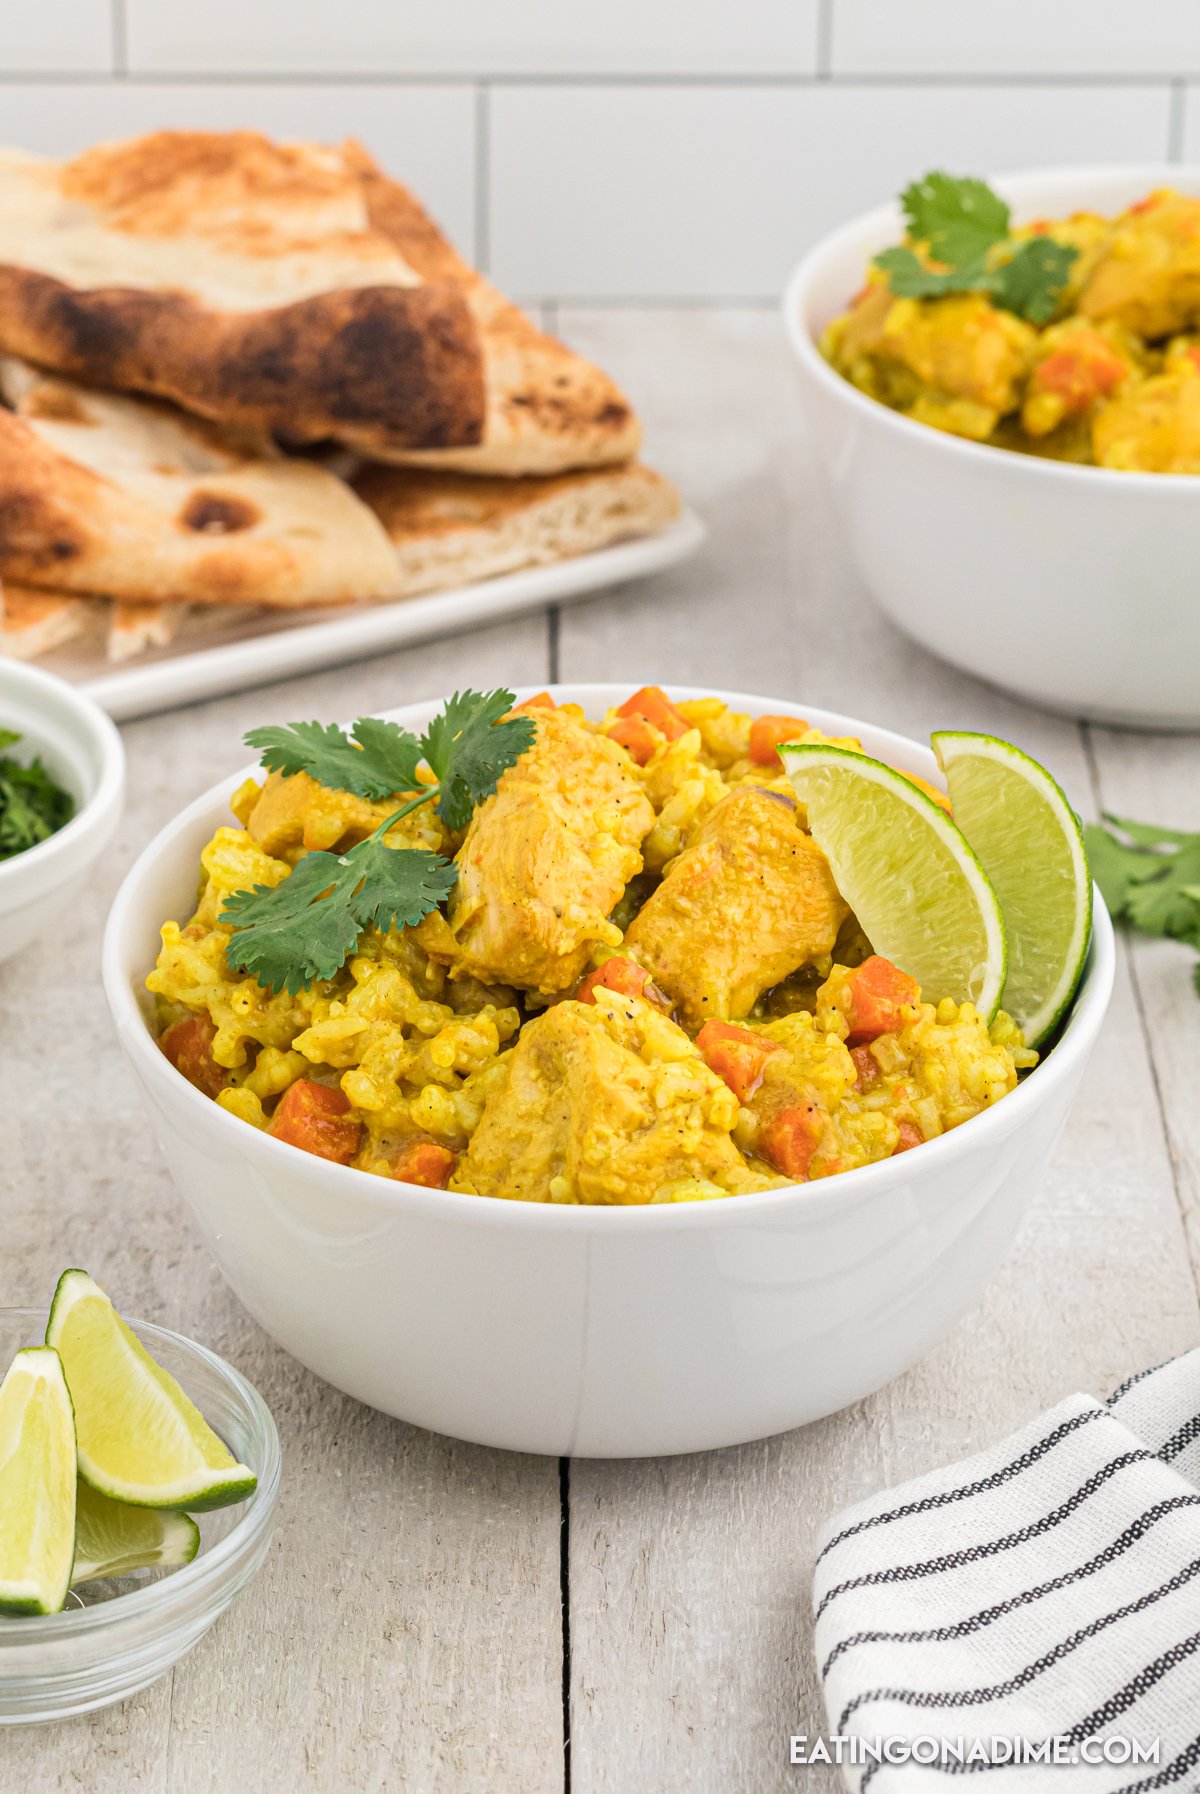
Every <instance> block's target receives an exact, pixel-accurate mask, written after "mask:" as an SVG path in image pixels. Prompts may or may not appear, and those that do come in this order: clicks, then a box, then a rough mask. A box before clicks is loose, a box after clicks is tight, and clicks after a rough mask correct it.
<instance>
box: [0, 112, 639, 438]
mask: <svg viewBox="0 0 1200 1794" xmlns="http://www.w3.org/2000/svg"><path fill="white" fill-rule="evenodd" d="M0 351H4V352H7V353H9V354H14V355H19V356H23V357H25V358H26V359H28V360H30V361H35V362H37V363H39V364H40V365H42V366H44V367H49V368H53V369H55V370H56V371H58V372H60V373H65V374H70V375H74V376H76V377H77V378H79V379H82V380H86V381H88V382H90V383H92V384H94V385H100V386H110V387H116V388H119V389H122V390H126V391H132V392H141V393H149V394H152V395H154V396H156V397H159V398H166V399H171V400H173V401H174V402H175V403H177V404H179V405H181V406H183V407H184V408H185V409H187V410H189V411H193V412H195V413H197V414H199V415H200V416H203V417H208V418H213V419H216V420H218V421H222V422H232V423H237V424H242V425H245V426H248V427H251V428H254V429H257V430H261V431H264V432H265V431H270V432H278V433H281V434H284V435H286V436H287V438H288V439H289V440H291V441H294V442H297V443H306V442H314V441H318V440H321V439H324V438H334V439H336V440H339V441H343V442H347V443H350V444H352V445H353V446H354V447H355V448H357V449H358V450H360V451H361V452H362V453H364V454H368V455H374V456H379V457H380V458H383V459H394V458H397V457H400V458H403V457H404V456H405V455H407V454H408V453H410V452H412V451H419V452H422V453H424V452H435V453H437V454H439V455H440V454H443V453H444V454H449V455H452V456H454V457H455V460H454V463H453V464H456V465H457V464H461V465H463V466H470V467H471V468H472V469H473V470H476V469H477V470H478V471H481V472H487V471H493V472H502V473H506V474H521V473H528V472H550V471H557V470H561V469H563V468H567V467H572V466H581V465H593V464H596V463H598V462H609V461H618V460H621V459H624V458H626V457H627V456H628V455H630V454H631V453H632V452H633V450H634V449H635V448H636V446H637V441H638V430H637V425H636V422H635V421H634V419H633V416H632V414H631V412H630V410H629V406H628V404H627V403H626V401H625V400H624V398H623V397H622V395H621V394H620V393H619V392H618V391H617V389H616V387H615V386H613V385H612V383H611V382H610V381H608V380H607V379H606V378H605V376H604V375H602V374H600V373H598V372H597V370H596V369H594V368H590V367H588V366H587V364H586V363H583V362H580V361H579V360H578V359H577V358H576V357H574V356H572V355H570V354H569V353H568V351H567V350H565V349H563V348H562V347H561V346H560V345H557V344H554V343H552V342H551V340H550V339H549V338H546V337H543V336H541V335H540V334H539V333H538V332H537V331H536V330H535V329H534V327H533V326H532V324H530V323H529V322H528V320H526V319H525V318H524V317H523V316H522V314H521V313H520V312H519V311H517V310H516V308H515V307H513V306H510V305H509V304H508V302H507V301H505V300H503V299H501V297H500V295H499V294H497V293H495V292H494V290H493V289H492V288H490V287H489V286H488V285H487V283H486V282H484V281H482V279H481V278H480V277H479V276H478V275H476V274H475V272H474V270H472V269H471V268H469V267H468V266H467V265H466V264H465V263H463V262H461V261H460V260H459V258H458V257H457V256H456V255H455V254H454V252H453V251H452V250H451V249H450V248H449V245H448V244H446V243H445V242H444V240H443V239H442V238H441V237H440V236H439V235H438V233H437V231H436V230H435V229H434V227H433V226H432V225H431V224H430V222H429V220H428V219H427V218H426V217H425V215H424V213H422V212H421V211H420V208H419V207H418V206H417V205H416V203H415V201H413V200H412V199H411V198H410V197H409V196H408V195H407V194H406V193H405V191H404V189H403V188H399V187H395V186H394V185H393V184H392V183H391V182H388V181H386V179H385V178H384V177H383V176H382V175H381V174H380V173H379V171H378V170H377V169H376V168H375V167H374V164H373V163H372V162H371V161H370V159H369V157H367V156H366V155H365V153H364V152H363V151H361V150H360V149H358V148H357V147H356V146H354V145H348V146H346V147H345V148H344V149H326V148H321V147H319V146H316V145H312V144H299V143H293V144H275V143H272V142H270V141H269V139H267V138H265V137H261V136H259V135H257V134H256V133H254V132H250V131H231V132H223V133H221V132H215V133H206V132H198V131H161V132H155V133H153V134H151V135H149V136H145V137H139V138H134V139H132V140H130V141H129V142H126V143H114V144H102V145H100V146H99V147H98V148H96V149H93V150H89V151H87V152H86V153H85V154H84V155H81V156H78V157H76V158H75V160H74V161H70V162H63V163H56V162H50V161H46V160H44V159H42V158H40V157H37V156H32V155H29V154H26V153H24V152H22V151H18V150H5V151H2V152H0ZM459 457H461V461H460V459H459Z"/></svg>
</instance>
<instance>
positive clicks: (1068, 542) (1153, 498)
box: [784, 165, 1200, 729]
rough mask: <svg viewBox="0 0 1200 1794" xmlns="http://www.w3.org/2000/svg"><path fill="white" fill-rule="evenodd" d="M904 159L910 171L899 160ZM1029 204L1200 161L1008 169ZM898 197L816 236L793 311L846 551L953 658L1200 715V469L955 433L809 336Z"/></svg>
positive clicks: (1011, 682)
mask: <svg viewBox="0 0 1200 1794" xmlns="http://www.w3.org/2000/svg"><path fill="white" fill-rule="evenodd" d="M902 172H903V171H899V172H898V174H897V183H898V184H899V180H900V175H901V173H902ZM994 185H995V186H996V188H997V189H998V190H999V192H1000V193H1002V194H1003V196H1004V198H1005V199H1006V200H1008V202H1009V204H1010V205H1011V206H1012V208H1013V212H1014V216H1015V217H1016V218H1017V220H1018V221H1020V220H1022V219H1028V218H1032V217H1039V216H1045V217H1060V216H1062V215H1064V214H1065V213H1068V212H1071V211H1075V210H1083V209H1090V210H1095V211H1099V212H1109V213H1111V212H1116V211H1119V210H1120V209H1121V208H1123V207H1124V206H1126V205H1128V204H1129V203H1130V202H1131V201H1132V200H1134V199H1137V198H1139V197H1141V196H1142V195H1144V194H1145V193H1147V192H1149V191H1150V190H1151V189H1152V188H1154V187H1161V186H1173V187H1178V188H1179V189H1181V190H1182V191H1183V192H1185V193H1196V192H1200V168H1177V167H1170V166H1166V165H1163V166H1161V167H1160V166H1146V167H1121V168H1075V169H1055V170H1050V171H1043V172H1039V173H1036V174H1020V175H1010V176H1002V177H998V178H997V179H996V181H995V183H994ZM903 229H904V226H903V221H902V219H901V215H900V210H899V207H898V206H896V205H890V206H884V207H881V208H880V209H879V210H878V211H874V212H870V213H867V214H865V215H864V216H862V217H860V218H857V219H855V221H854V222H853V223H851V224H848V225H846V226H845V227H844V228H842V229H841V230H838V231H835V232H833V233H832V234H831V235H830V236H827V237H825V238H823V239H822V240H821V241H820V242H819V243H818V244H817V245H816V247H815V248H814V249H812V250H811V251H810V252H809V254H808V255H807V256H805V258H804V260H803V261H802V262H801V263H800V266H799V267H798V268H797V269H796V272H795V274H794V275H793V276H792V279H791V281H790V282H789V284H788V287H787V292H786V294H785V297H784V318H785V322H786V325H787V331H788V335H789V337H790V339H791V344H792V347H793V349H794V350H795V353H796V359H797V361H798V363H799V367H800V374H801V382H802V387H803V391H804V398H805V403H806V406H807V409H808V411H809V413H810V414H811V417H812V419H813V422H814V424H815V426H816V433H817V444H818V449H819V453H820V457H821V460H822V462H823V463H824V466H825V469H826V471H827V473H828V476H829V479H830V482H831V484H832V487H833V492H834V498H835V502H836V505H837V509H838V510H839V512H840V513H841V517H842V521H843V524H844V526H845V530H846V534H847V536H848V538H849V545H850V552H851V555H852V556H853V559H854V562H855V565H856V566H857V568H858V571H859V573H860V575H861V576H862V579H863V582H864V584H865V585H866V586H867V587H868V589H869V590H870V592H871V593H872V595H873V596H874V598H875V599H876V601H877V603H878V604H879V605H880V607H881V608H882V609H883V610H884V611H886V613H887V615H888V616H889V617H890V618H891V619H892V621H893V622H894V623H896V624H897V625H898V626H899V627H900V628H901V629H903V630H904V631H905V633H906V634H908V635H911V636H913V637H914V638H915V639H916V640H917V641H918V642H920V643H921V644H922V645H923V646H924V647H926V648H929V649H931V650H932V652H933V653H935V654H939V655H940V656H941V657H942V659H943V660H948V661H950V662H951V663H952V664H953V665H955V666H958V667H963V668H965V669H966V671H967V672H969V673H974V674H976V675H977V676H978V677H979V678H981V679H987V680H990V681H991V683H992V684H994V685H1002V686H1005V687H1006V688H1007V689H1008V690H1010V691H1013V692H1016V693H1017V694H1018V695H1019V696H1020V697H1022V698H1025V699H1028V700H1031V701H1032V702H1034V703H1038V704H1043V705H1045V706H1046V707H1047V708H1048V709H1051V710H1059V711H1063V712H1065V713H1066V714H1067V715H1070V716H1084V717H1092V718H1095V719H1096V720H1098V721H1101V722H1108V723H1118V724H1126V725H1130V726H1132V727H1135V728H1137V727H1145V728H1158V729H1190V728H1194V727H1195V726H1196V725H1197V724H1198V723H1200V673H1198V672H1197V668H1198V667H1200V595H1198V593H1197V584H1196V567H1197V565H1200V477H1195V476H1191V475H1183V474H1145V473H1116V472H1113V471H1111V470H1109V469H1107V468H1097V467H1075V466H1071V465H1068V464H1067V463H1065V462H1058V461H1044V460H1039V459H1037V458H1035V457H1033V456H1031V455H1021V454H1013V453H1010V452H1008V451H1006V450H1004V449H997V448H991V447H988V446H987V445H986V444H980V443H974V442H967V441H965V440H963V439H962V438H961V437H956V436H949V435H947V434H945V432H943V431H940V430H934V429H931V428H929V426H928V425H926V424H919V423H914V422H913V420H912V419H911V418H907V417H902V416H901V415H900V413H899V412H896V411H891V410H889V409H888V407H887V406H886V405H882V404H879V403H877V402H876V401H875V400H874V399H870V398H868V397H867V396H866V395H865V394H864V393H861V392H859V391H858V390H857V388H856V387H854V386H852V385H851V384H850V382H849V381H848V380H844V379H843V378H842V376H841V375H840V374H838V373H835V372H834V370H833V369H832V368H831V367H830V366H829V364H828V362H826V361H825V359H824V357H823V356H822V355H821V353H820V350H819V349H818V347H817V343H818V340H819V338H820V335H821V332H822V330H823V329H824V328H825V326H826V325H827V324H828V323H829V322H830V320H831V319H832V318H834V317H836V316H837V315H838V313H839V312H841V311H843V310H844V309H845V307H846V305H847V304H848V303H849V300H850V298H851V297H852V295H853V294H854V293H855V292H857V290H858V289H859V287H861V285H862V283H863V277H864V273H865V270H866V268H867V264H868V263H869V261H870V259H871V257H872V256H873V255H875V254H876V252H877V251H878V250H880V249H883V248H885V247H887V245H889V244H892V243H897V242H899V241H900V239H901V237H902V235H903Z"/></svg>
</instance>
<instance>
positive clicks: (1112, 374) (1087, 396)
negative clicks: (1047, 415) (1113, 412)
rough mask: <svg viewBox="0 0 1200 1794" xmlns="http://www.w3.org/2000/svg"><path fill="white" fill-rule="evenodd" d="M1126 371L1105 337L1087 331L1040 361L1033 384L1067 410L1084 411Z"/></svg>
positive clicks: (1110, 389)
mask: <svg viewBox="0 0 1200 1794" xmlns="http://www.w3.org/2000/svg"><path fill="white" fill-rule="evenodd" d="M1128 371H1129V370H1128V368H1127V367H1126V366H1125V363H1124V362H1123V361H1122V360H1121V357H1120V356H1119V355H1118V354H1117V353H1116V352H1115V350H1113V349H1111V348H1110V347H1109V346H1108V344H1107V343H1106V342H1105V340H1104V338H1103V337H1102V336H1099V335H1098V334H1096V333H1095V332H1092V331H1088V332H1086V333H1081V334H1080V335H1078V336H1076V337H1075V339H1074V340H1073V341H1072V342H1071V343H1070V344H1069V345H1067V346H1066V347H1064V348H1061V349H1056V350H1055V351H1054V353H1053V354H1052V355H1047V357H1046V359H1045V361H1041V362H1039V363H1038V365H1037V367H1036V368H1035V369H1034V373H1033V381H1034V384H1035V385H1036V386H1040V387H1041V388H1042V390H1043V391H1044V392H1052V393H1054V394H1055V395H1056V396H1057V397H1058V398H1060V399H1061V400H1062V401H1063V403H1064V405H1065V406H1066V408H1067V410H1068V411H1086V410H1087V408H1088V406H1089V405H1091V404H1093V403H1094V401H1095V400H1096V399H1102V398H1103V397H1104V396H1105V394H1106V393H1110V392H1111V391H1112V389H1113V387H1114V386H1116V385H1118V384H1119V383H1120V381H1122V380H1123V379H1124V378H1125V375H1126V374H1127V373H1128Z"/></svg>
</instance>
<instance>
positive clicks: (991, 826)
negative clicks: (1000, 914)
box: [930, 729, 1092, 1047]
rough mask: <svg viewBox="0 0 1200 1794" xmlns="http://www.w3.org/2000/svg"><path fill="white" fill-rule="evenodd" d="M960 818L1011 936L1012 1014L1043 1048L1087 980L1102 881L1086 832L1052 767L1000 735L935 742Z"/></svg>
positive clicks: (954, 736)
mask: <svg viewBox="0 0 1200 1794" xmlns="http://www.w3.org/2000/svg"><path fill="white" fill-rule="evenodd" d="M930 739H931V740H932V742H933V751H934V753H935V754H936V755H937V757H938V762H939V764H940V765H941V768H942V771H943V772H944V773H945V775H946V783H947V785H948V786H949V788H950V804H951V808H952V810H953V812H954V819H955V821H956V822H957V823H958V825H959V827H960V828H961V829H962V831H963V833H964V834H965V835H966V837H967V839H968V841H969V842H970V843H971V845H972V847H973V848H974V849H975V851H976V853H977V854H978V855H979V857H980V859H981V860H982V861H983V864H984V866H985V867H986V868H987V873H988V877H989V878H990V879H991V881H992V884H993V885H994V886H995V888H996V893H997V895H998V896H999V898H1000V903H1001V906H1002V908H1003V910H1004V920H1005V924H1006V926H1007V929H1008V984H1007V985H1006V987H1005V991H1004V1007H1005V1009H1007V1011H1008V1013H1009V1014H1010V1015H1011V1016H1012V1018H1013V1020H1014V1021H1015V1022H1016V1023H1017V1025H1018V1026H1019V1027H1020V1028H1021V1030H1022V1032H1023V1033H1024V1035H1025V1040H1026V1043H1027V1044H1028V1045H1029V1046H1032V1047H1036V1046H1037V1045H1038V1044H1039V1043H1040V1042H1041V1041H1043V1040H1045V1039H1046V1037H1047V1035H1049V1034H1051V1033H1053V1031H1054V1029H1055V1027H1056V1026H1057V1024H1058V1022H1059V1021H1060V1020H1061V1018H1062V1016H1063V1013H1064V1011H1065V1010H1066V1007H1067V1005H1068V1004H1069V1003H1070V1001H1071V998H1072V997H1073V996H1074V994H1075V989H1076V986H1077V985H1078V983H1079V980H1080V978H1081V977H1082V976H1083V963H1084V960H1085V959H1086V958H1087V950H1088V941H1089V940H1090V938H1091V932H1092V878H1091V873H1090V872H1089V871H1088V863H1087V854H1086V853H1085V851H1084V846H1083V829H1082V827H1081V825H1080V821H1079V818H1078V817H1077V816H1076V814H1075V812H1074V810H1072V808H1071V806H1070V804H1069V803H1068V802H1067V800H1066V798H1065V796H1064V795H1063V793H1062V791H1061V790H1060V788H1059V786H1058V785H1057V784H1056V783H1055V781H1054V780H1053V779H1052V778H1051V776H1050V774H1049V773H1048V772H1047V771H1046V769H1045V767H1044V766H1039V765H1038V763H1037V761H1036V760H1031V759H1030V757H1029V755H1028V754H1023V753H1022V752H1021V750H1020V748H1015V747H1013V746H1012V744H1011V743H1010V742H1007V741H1000V740H999V739H998V738H997V737H996V736H995V735H973V734H969V733H967V732H966V731H959V730H955V729H943V730H941V731H939V733H938V734H936V735H933V736H931V737H930Z"/></svg>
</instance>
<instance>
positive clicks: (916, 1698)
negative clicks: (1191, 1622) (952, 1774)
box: [835, 1557, 1200, 1732]
mask: <svg viewBox="0 0 1200 1794" xmlns="http://www.w3.org/2000/svg"><path fill="white" fill-rule="evenodd" d="M1197 1575H1200V1557H1197V1558H1193V1560H1192V1562H1191V1563H1190V1564H1187V1565H1185V1567H1184V1568H1183V1569H1182V1570H1177V1571H1176V1572H1175V1574H1174V1576H1172V1577H1171V1578H1170V1579H1169V1580H1168V1581H1166V1582H1163V1583H1160V1584H1159V1586H1158V1587H1157V1588H1153V1589H1150V1590H1148V1591H1147V1593H1146V1594H1144V1595H1139V1596H1138V1598H1137V1600H1136V1601H1129V1602H1127V1603H1126V1604H1125V1606H1124V1607H1115V1608H1114V1609H1113V1611H1112V1612H1111V1613H1105V1614H1102V1615H1100V1617H1099V1618H1097V1619H1094V1620H1092V1621H1090V1622H1089V1624H1088V1625H1086V1626H1080V1627H1079V1628H1078V1630H1077V1631H1075V1632H1072V1633H1069V1634H1068V1636H1067V1637H1066V1638H1064V1639H1060V1641H1059V1643H1058V1644H1056V1645H1054V1646H1053V1647H1052V1648H1051V1649H1050V1650H1048V1651H1046V1652H1045V1653H1044V1654H1043V1655H1042V1656H1041V1657H1039V1658H1037V1660H1036V1661H1035V1662H1033V1663H1028V1664H1026V1666H1025V1668H1024V1669H1022V1670H1018V1671H1017V1673H1016V1674H1015V1675H1012V1676H1009V1677H1008V1678H1007V1679H1006V1680H1005V1681H1003V1682H994V1683H993V1684H992V1686H991V1687H990V1688H964V1689H951V1690H948V1691H935V1690H921V1689H915V1688H872V1689H868V1690H867V1691H866V1692H865V1693H863V1694H856V1695H855V1697H854V1699H853V1700H852V1701H850V1702H848V1703H847V1705H846V1706H845V1707H844V1708H843V1709H842V1714H841V1717H840V1719H839V1720H838V1722H837V1726H836V1727H835V1730H836V1731H838V1732H844V1731H845V1729H846V1721H847V1720H848V1719H849V1718H850V1716H851V1714H853V1713H857V1712H858V1710H859V1708H860V1707H865V1706H867V1705H868V1703H869V1702H871V1701H898V1702H899V1703H900V1705H901V1706H905V1707H981V1706H986V1705H987V1703H988V1702H989V1701H996V1700H1002V1699H1003V1698H1004V1696H1005V1695H1007V1694H1016V1693H1017V1691H1018V1690H1019V1689H1022V1688H1027V1687H1028V1686H1029V1684H1030V1682H1033V1681H1036V1680H1037V1678H1038V1676H1040V1675H1041V1674H1042V1672H1043V1671H1044V1670H1047V1669H1053V1667H1054V1665H1055V1664H1056V1663H1061V1662H1062V1660H1063V1658H1064V1657H1069V1656H1070V1655H1071V1652H1072V1651H1077V1650H1078V1649H1079V1647H1080V1645H1082V1644H1086V1643H1087V1642H1088V1640H1089V1639H1091V1638H1097V1637H1099V1635H1100V1633H1101V1632H1107V1631H1108V1628H1109V1627H1110V1626H1115V1625H1116V1624H1117V1623H1118V1622H1119V1621H1120V1620H1126V1619H1128V1618H1129V1616H1130V1614H1134V1613H1144V1612H1145V1610H1146V1608H1147V1607H1153V1606H1154V1603H1155V1602H1156V1601H1163V1600H1165V1599H1166V1597H1167V1596H1168V1595H1173V1594H1174V1593H1175V1592H1176V1590H1177V1589H1181V1588H1184V1587H1185V1586H1186V1585H1187V1584H1188V1583H1189V1582H1191V1581H1192V1579H1193V1577H1195V1576H1197Z"/></svg>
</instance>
